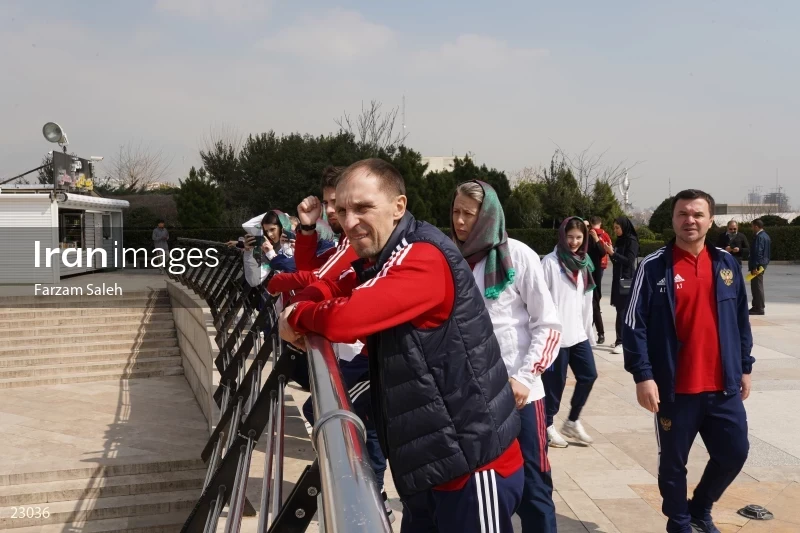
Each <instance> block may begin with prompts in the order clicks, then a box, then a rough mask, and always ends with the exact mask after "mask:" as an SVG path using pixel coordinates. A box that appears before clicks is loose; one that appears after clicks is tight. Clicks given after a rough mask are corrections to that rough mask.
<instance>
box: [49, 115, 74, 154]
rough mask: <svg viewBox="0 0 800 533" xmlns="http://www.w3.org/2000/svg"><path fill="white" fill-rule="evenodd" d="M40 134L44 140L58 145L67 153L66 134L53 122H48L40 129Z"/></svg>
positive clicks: (67, 142)
mask: <svg viewBox="0 0 800 533" xmlns="http://www.w3.org/2000/svg"><path fill="white" fill-rule="evenodd" d="M42 134H43V135H44V138H45V139H47V140H48V141H50V142H51V143H58V145H59V146H61V147H62V148H63V149H64V153H65V154H66V153H67V145H68V144H69V141H68V140H67V134H66V132H65V131H64V129H63V128H62V127H61V126H59V125H58V124H56V123H55V122H48V123H47V124H45V125H44V127H43V128H42Z"/></svg>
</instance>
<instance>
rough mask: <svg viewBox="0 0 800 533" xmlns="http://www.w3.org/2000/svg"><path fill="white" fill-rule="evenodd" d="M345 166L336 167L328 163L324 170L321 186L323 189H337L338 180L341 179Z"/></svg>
mask: <svg viewBox="0 0 800 533" xmlns="http://www.w3.org/2000/svg"><path fill="white" fill-rule="evenodd" d="M344 169H345V167H335V166H333V165H328V166H327V167H325V169H324V170H323V171H322V186H321V187H320V189H321V190H325V189H329V188H332V189H335V188H336V182H337V181H338V180H339V176H341V175H342V172H344Z"/></svg>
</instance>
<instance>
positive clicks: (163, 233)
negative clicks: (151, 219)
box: [153, 220, 169, 255]
mask: <svg viewBox="0 0 800 533" xmlns="http://www.w3.org/2000/svg"><path fill="white" fill-rule="evenodd" d="M156 226H157V227H156V228H155V229H153V249H159V250H164V254H165V255H166V254H167V253H168V252H169V244H168V241H169V231H167V228H165V227H164V221H163V220H159V221H158V223H157V225H156Z"/></svg>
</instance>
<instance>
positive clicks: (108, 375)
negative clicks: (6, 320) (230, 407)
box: [0, 366, 183, 389]
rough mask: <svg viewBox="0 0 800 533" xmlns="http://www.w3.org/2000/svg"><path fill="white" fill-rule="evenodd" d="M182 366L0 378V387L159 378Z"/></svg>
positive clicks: (180, 372)
mask: <svg viewBox="0 0 800 533" xmlns="http://www.w3.org/2000/svg"><path fill="white" fill-rule="evenodd" d="M182 375H183V367H182V366H176V367H169V368H163V369H160V370H125V371H123V372H120V371H110V372H109V371H106V372H87V373H85V374H69V375H64V376H43V377H36V378H30V377H28V378H6V379H0V389H13V388H17V387H39V386H42V385H62V384H64V383H86V382H89V381H109V380H123V379H142V378H160V377H165V376H182Z"/></svg>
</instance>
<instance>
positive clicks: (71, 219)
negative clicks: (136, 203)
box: [0, 185, 130, 285]
mask: <svg viewBox="0 0 800 533" xmlns="http://www.w3.org/2000/svg"><path fill="white" fill-rule="evenodd" d="M129 206H130V204H129V203H128V202H127V201H125V200H114V199H111V198H102V197H100V196H98V195H97V194H96V193H94V194H78V193H74V192H63V191H60V190H54V188H53V186H52V185H3V186H0V285H8V284H14V285H17V284H25V285H27V284H32V283H58V281H59V280H60V279H61V278H62V277H64V276H71V275H74V274H82V273H85V272H93V271H96V270H100V269H102V265H100V264H92V265H91V266H89V265H88V261H87V257H86V255H87V254H86V250H87V249H88V248H95V249H97V248H103V249H104V250H106V254H107V257H108V258H109V260H108V266H109V267H111V266H113V257H114V255H115V253H116V252H117V251H119V253H121V251H122V246H123V243H122V210H123V209H125V208H127V207H129ZM35 241H39V243H40V253H39V265H40V266H39V267H35V259H36V258H35V253H34V250H35ZM47 248H51V249H56V248H57V249H61V250H62V251H63V250H67V249H70V248H77V249H80V250H81V261H80V263H81V266H76V267H65V266H64V265H62V264H61V261H60V259H59V258H57V257H55V256H54V257H53V260H52V261H51V266H50V267H47V266H46V257H45V249H47ZM69 255H70V257H69V258H70V263H72V262H74V261H75V260H76V259H77V254H69ZM96 257H97V256H96Z"/></svg>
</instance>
